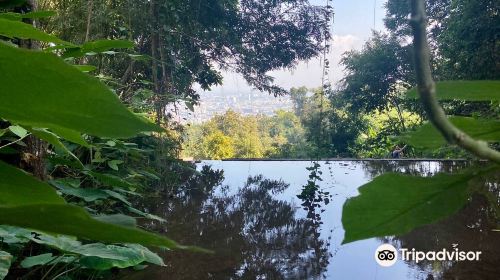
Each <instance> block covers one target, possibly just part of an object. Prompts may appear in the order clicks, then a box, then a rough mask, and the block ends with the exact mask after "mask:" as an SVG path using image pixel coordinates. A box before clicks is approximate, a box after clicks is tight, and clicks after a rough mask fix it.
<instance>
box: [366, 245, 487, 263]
mask: <svg viewBox="0 0 500 280" xmlns="http://www.w3.org/2000/svg"><path fill="white" fill-rule="evenodd" d="M457 246H458V244H453V249H452V250H447V249H442V250H440V251H428V252H423V251H417V250H415V249H411V250H409V249H407V248H401V249H399V254H398V250H397V249H396V248H394V246H392V245H391V244H382V245H380V246H378V248H377V250H375V261H377V263H378V264H379V265H381V266H392V265H394V264H395V263H396V261H397V260H398V255H399V256H400V258H401V260H403V261H414V262H415V263H419V262H421V261H423V260H428V261H435V260H437V261H479V257H480V255H481V253H482V252H481V251H460V250H459V249H458V248H457Z"/></svg>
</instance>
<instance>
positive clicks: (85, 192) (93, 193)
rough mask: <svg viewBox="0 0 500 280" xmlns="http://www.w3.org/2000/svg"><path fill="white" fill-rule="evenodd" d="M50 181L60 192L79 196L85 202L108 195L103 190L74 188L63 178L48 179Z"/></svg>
mask: <svg viewBox="0 0 500 280" xmlns="http://www.w3.org/2000/svg"><path fill="white" fill-rule="evenodd" d="M50 183H51V184H52V185H54V186H55V187H56V188H57V189H58V190H59V191H60V192H61V193H63V194H66V195H71V196H75V197H78V198H81V199H83V200H85V201H87V202H92V201H96V200H98V199H105V198H109V197H110V195H109V194H107V193H106V192H105V191H104V190H100V189H84V188H75V187H73V186H71V185H69V184H68V183H67V182H66V181H65V180H52V181H50Z"/></svg>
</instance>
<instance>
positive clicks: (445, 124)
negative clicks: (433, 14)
mask: <svg viewBox="0 0 500 280" xmlns="http://www.w3.org/2000/svg"><path fill="white" fill-rule="evenodd" d="M410 2H411V15H412V17H411V26H412V29H413V38H414V39H413V47H414V50H415V71H416V76H417V85H418V87H417V88H418V93H419V95H420V100H421V101H422V104H423V105H424V109H425V111H426V112H427V115H428V117H429V119H430V121H431V122H432V124H433V125H434V126H435V127H436V128H437V129H438V130H439V131H440V132H441V134H442V135H443V136H444V138H445V139H446V140H447V141H448V142H449V143H451V144H456V145H458V146H460V147H462V148H463V149H465V150H467V151H469V152H471V153H473V154H475V155H476V156H478V157H481V158H485V159H489V160H491V161H494V162H497V163H500V152H498V151H495V150H493V149H491V148H490V147H488V144H487V143H486V142H484V141H480V140H475V139H473V138H472V137H470V136H469V135H467V134H466V133H464V132H463V131H461V130H460V129H458V128H457V127H455V126H454V125H453V124H452V123H451V122H450V121H449V120H448V118H447V117H446V115H445V113H444V110H443V108H442V107H441V106H440V105H439V103H438V101H437V98H436V88H435V85H434V81H433V80H432V75H431V67H430V63H429V60H430V55H429V52H430V51H429V45H428V43H427V31H426V27H427V21H426V15H425V0H410Z"/></svg>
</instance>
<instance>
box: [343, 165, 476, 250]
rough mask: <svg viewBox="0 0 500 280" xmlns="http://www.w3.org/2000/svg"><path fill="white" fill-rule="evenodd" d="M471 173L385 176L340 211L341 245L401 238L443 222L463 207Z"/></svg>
mask: <svg viewBox="0 0 500 280" xmlns="http://www.w3.org/2000/svg"><path fill="white" fill-rule="evenodd" d="M473 177H474V175H473V173H472V172H468V173H464V174H457V175H449V174H437V175H434V176H432V177H416V176H408V175H402V174H396V173H387V174H383V175H381V176H378V177H376V178H375V179H373V180H372V181H371V182H370V183H368V184H366V185H363V186H361V187H360V188H359V192H360V195H358V196H356V197H354V198H350V199H348V200H347V201H346V202H345V203H344V207H343V210H342V225H343V227H344V229H345V236H344V241H343V243H349V242H353V241H356V240H361V239H366V238H371V237H381V236H387V235H401V234H404V233H407V232H409V231H411V230H412V229H414V228H416V227H418V226H422V225H425V224H429V223H433V222H436V221H438V220H440V219H443V218H445V217H447V216H449V215H451V214H453V213H455V212H456V211H458V210H459V209H460V208H461V207H462V206H464V205H465V203H466V202H467V199H468V189H467V186H468V181H469V180H471V179H472V178H473Z"/></svg>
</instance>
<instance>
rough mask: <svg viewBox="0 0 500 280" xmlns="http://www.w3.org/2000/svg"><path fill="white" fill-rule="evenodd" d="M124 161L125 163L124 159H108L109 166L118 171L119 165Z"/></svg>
mask: <svg viewBox="0 0 500 280" xmlns="http://www.w3.org/2000/svg"><path fill="white" fill-rule="evenodd" d="M122 163H123V160H117V159H115V160H110V161H108V166H109V167H110V168H111V169H113V170H116V171H118V165H119V164H122Z"/></svg>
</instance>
